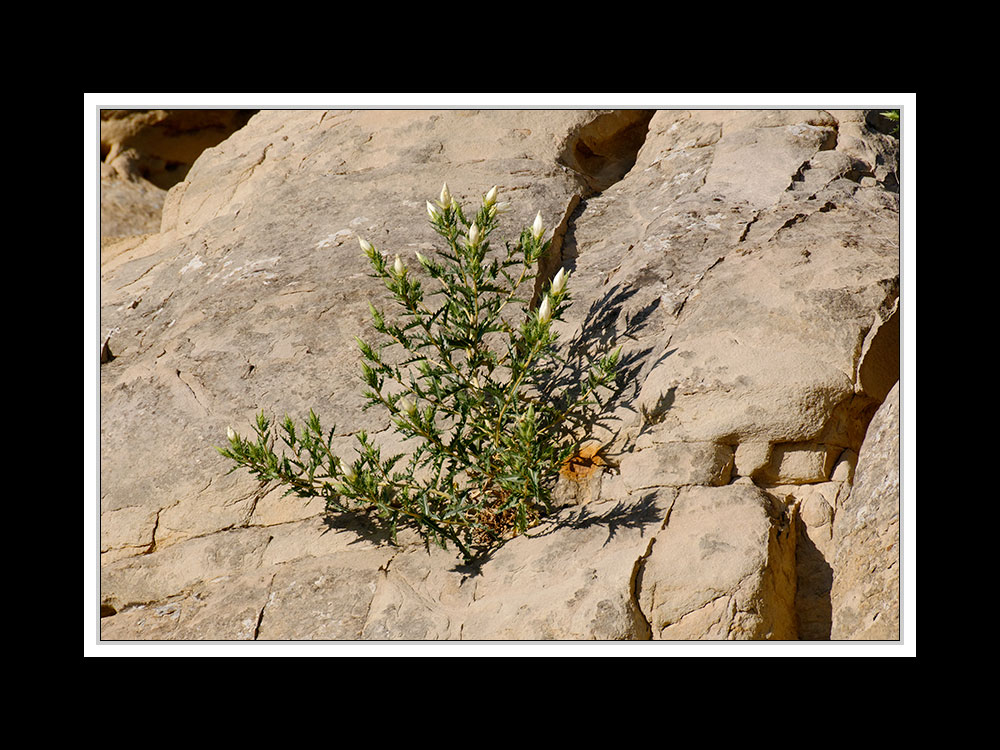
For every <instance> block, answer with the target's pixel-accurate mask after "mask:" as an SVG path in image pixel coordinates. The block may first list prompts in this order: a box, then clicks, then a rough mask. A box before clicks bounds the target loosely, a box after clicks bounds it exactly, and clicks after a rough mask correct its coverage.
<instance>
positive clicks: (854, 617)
mask: <svg viewBox="0 0 1000 750" xmlns="http://www.w3.org/2000/svg"><path fill="white" fill-rule="evenodd" d="M837 511H838V512H837V515H836V518H835V519H834V523H833V543H834V549H835V554H834V557H833V561H832V564H833V590H832V592H831V596H830V598H831V605H832V608H833V632H832V637H833V638H835V639H837V640H860V639H864V640H897V639H898V638H899V385H898V384H897V385H895V386H893V388H892V390H891V391H889V395H888V396H887V397H886V400H885V402H884V403H883V404H882V406H880V407H879V409H878V411H877V412H875V418H874V419H873V420H872V423H871V425H870V426H869V428H868V435H867V437H866V438H865V442H864V445H863V446H862V450H861V454H860V455H859V456H858V468H857V470H856V473H855V477H854V489H853V490H852V492H851V494H850V496H849V497H848V498H847V499H846V500H845V501H844V503H843V504H842V505H841V506H840V507H839V508H838V509H837Z"/></svg>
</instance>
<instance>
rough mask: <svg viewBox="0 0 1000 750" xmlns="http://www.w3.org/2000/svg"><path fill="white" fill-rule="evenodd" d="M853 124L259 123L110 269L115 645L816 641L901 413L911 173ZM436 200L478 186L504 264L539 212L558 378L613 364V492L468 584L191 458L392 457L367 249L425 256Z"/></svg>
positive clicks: (711, 117)
mask: <svg viewBox="0 0 1000 750" xmlns="http://www.w3.org/2000/svg"><path fill="white" fill-rule="evenodd" d="M873 122H874V121H873V120H872V118H871V117H869V115H868V113H866V112H863V111H849V112H841V111H814V112H813V111H800V110H796V111H787V112H785V111H781V112H761V111H745V112H736V111H734V112H730V111H660V112H655V113H653V112H597V111H582V110H581V111H577V110H557V111H536V110H526V111H510V110H507V111H503V110H498V111H485V112H467V111H441V112H434V111H384V110H370V111H355V112H327V111H312V110H307V111H262V112H261V113H259V114H258V115H256V116H254V117H253V118H252V119H251V120H250V122H249V123H248V124H247V125H246V126H245V127H243V128H242V129H240V130H238V131H236V132H235V133H234V134H233V135H232V136H231V137H229V138H228V139H226V140H224V141H222V142H221V143H219V144H218V145H217V146H215V147H213V148H209V149H208V150H206V151H205V152H204V153H203V154H202V156H200V157H199V158H198V160H197V161H196V162H195V164H194V166H193V167H192V168H191V170H190V172H189V173H188V174H187V177H186V179H185V180H184V181H183V182H180V183H179V184H177V185H176V186H174V187H173V188H171V190H170V192H169V193H168V194H167V197H166V200H165V204H164V207H163V217H162V224H161V227H160V231H159V232H158V233H155V234H148V235H144V236H142V237H140V238H136V239H135V240H133V241H130V242H128V243H126V244H123V245H117V246H116V252H115V253H114V254H109V255H107V256H105V258H103V263H102V273H101V305H102V306H101V325H102V329H103V330H104V331H105V332H108V333H110V339H109V340H108V348H109V351H110V354H111V355H112V356H111V357H109V358H107V362H106V363H105V364H103V365H102V366H101V558H102V566H101V568H102V570H101V601H102V614H104V615H106V616H105V617H103V618H102V620H101V631H102V637H103V638H105V639H114V640H117V639H121V640H129V639H154V638H164V639H234V640H236V639H252V638H258V639H275V640H283V639H325V640H338V639H385V640H424V639H473V640H493V639H533V640H535V639H551V638H557V639H573V640H585V639H602V640H614V639H641V638H664V639H763V638H771V639H795V638H800V637H805V638H809V639H822V638H826V637H829V635H830V631H831V618H832V616H831V610H832V606H831V603H830V590H831V575H830V574H829V571H830V570H831V565H832V561H833V559H834V556H835V555H837V554H839V552H840V549H839V548H838V546H837V537H836V535H835V534H831V533H830V530H831V529H833V528H835V524H836V520H837V517H838V516H837V514H838V513H839V512H840V510H839V507H838V503H839V502H841V500H842V499H843V498H845V497H847V496H848V494H849V493H850V492H851V483H852V480H853V479H854V477H853V476H852V472H851V469H852V467H853V466H854V463H853V461H854V459H855V458H856V456H857V455H858V454H859V453H860V455H862V456H864V449H863V448H862V441H863V439H864V438H865V431H866V428H867V426H868V421H869V420H870V419H871V416H872V414H873V413H874V412H875V410H876V409H877V408H878V406H879V404H880V403H881V401H882V400H883V399H884V398H885V396H886V393H888V392H889V389H890V388H891V387H892V384H893V383H895V382H896V380H897V379H898V367H899V360H898V309H899V249H898V243H899V231H898V218H899V217H898V209H899V206H898V193H897V192H895V190H896V185H897V182H896V181H897V174H896V169H897V168H896V166H895V165H896V164H898V146H897V141H896V140H895V139H894V138H891V137H889V136H886V135H884V134H882V133H880V132H878V130H877V128H876V127H873V125H872V123H873ZM444 181H447V182H448V185H449V187H450V188H451V191H452V193H453V194H454V195H455V196H456V197H457V198H458V199H459V200H460V201H461V202H463V203H464V204H469V203H471V202H478V200H479V198H480V196H481V195H482V193H484V192H485V191H486V190H487V189H489V187H491V186H492V185H498V186H499V188H500V191H501V199H502V200H507V201H510V202H511V205H512V209H513V210H512V211H511V213H510V214H507V215H506V216H505V219H504V224H503V226H502V228H501V232H500V233H501V235H502V236H507V237H513V236H514V235H515V234H516V232H517V231H519V229H520V227H522V226H525V225H527V224H529V223H530V222H531V220H532V218H533V217H534V214H535V212H536V211H541V213H542V216H543V217H544V218H545V222H546V224H547V226H548V227H549V228H550V229H549V231H550V232H551V233H552V235H553V237H554V242H553V247H554V251H553V253H552V256H551V257H549V258H547V259H546V261H545V263H544V264H543V270H544V272H545V273H546V274H552V273H554V272H555V270H556V269H557V268H558V267H560V266H563V267H566V268H567V269H568V270H570V272H571V276H570V287H571V292H572V294H573V298H574V300H575V304H574V306H573V307H572V308H571V309H570V311H569V314H568V316H567V318H566V321H565V322H564V323H563V324H562V330H561V333H562V335H563V341H564V342H565V347H564V349H565V354H566V356H567V367H568V368H570V370H571V371H572V370H574V369H575V368H579V367H582V366H583V364H584V363H585V360H586V357H587V355H588V354H592V353H597V352H601V351H603V350H604V349H605V348H606V347H607V346H608V345H610V344H611V343H616V344H622V345H623V353H624V354H623V356H624V376H623V377H622V379H621V381H620V384H621V388H620V390H619V391H618V392H617V393H615V394H613V397H612V398H611V402H610V408H611V417H610V418H609V419H608V420H606V421H605V422H603V423H602V424H601V425H597V426H595V428H594V433H593V437H594V439H595V440H597V441H599V443H600V444H601V445H602V446H603V448H602V451H601V456H602V459H603V460H602V461H601V462H600V463H599V464H598V465H596V467H595V469H594V470H593V471H591V472H589V473H586V475H583V474H575V473H572V474H567V475H566V476H564V477H563V478H562V479H561V480H560V482H561V485H560V488H559V491H558V493H557V494H558V497H559V498H560V500H561V503H562V505H563V507H562V508H561V509H560V510H559V511H558V513H557V514H556V515H555V516H554V517H553V518H552V519H549V520H548V521H546V522H545V523H544V524H543V525H542V526H539V527H538V528H536V529H534V530H533V531H532V533H530V534H529V535H527V536H525V537H521V538H518V539H515V540H513V541H511V542H509V543H508V544H506V545H505V546H503V547H502V548H500V549H499V550H498V551H497V552H496V553H495V554H494V555H493V556H492V557H491V558H490V559H488V560H486V561H485V562H484V563H483V564H482V565H481V566H479V567H478V568H476V569H469V568H464V567H463V566H461V565H460V564H459V563H460V559H459V558H458V557H457V556H456V555H455V554H454V553H453V552H452V551H450V550H449V551H441V550H432V551H430V552H428V551H426V550H425V549H424V548H423V546H422V545H420V544H419V543H418V542H417V540H416V539H413V538H410V537H407V536H406V535H403V536H402V537H401V539H400V541H399V543H398V544H397V545H392V544H390V543H389V541H388V540H387V539H386V538H385V537H384V536H382V535H380V534H379V533H378V531H377V530H376V529H375V528H374V527H373V526H372V525H371V524H370V523H369V521H368V519H366V518H365V517H364V516H359V517H352V518H346V519H333V520H331V519H325V518H324V516H323V512H322V511H323V509H322V504H321V503H315V502H313V503H305V502H303V501H300V500H296V499H294V498H285V499H281V498H280V495H281V490H280V489H278V490H272V489H268V488H265V489H264V490H261V489H260V488H258V487H256V485H255V483H254V482H253V480H252V478H250V477H249V476H248V475H241V474H239V473H235V474H229V475H227V474H225V472H226V471H227V470H228V468H229V466H228V465H227V463H226V462H225V460H224V459H222V458H221V457H220V456H218V454H217V453H216V452H215V451H214V450H213V448H212V446H213V445H216V444H221V443H222V442H223V441H224V438H225V430H226V426H227V425H229V424H232V425H234V426H238V427H239V426H245V425H246V424H247V422H248V421H249V420H250V419H251V418H252V416H253V414H254V413H255V412H256V411H259V410H260V409H264V410H265V411H267V412H268V413H271V414H275V415H278V416H281V415H283V414H286V413H287V414H289V415H292V416H295V417H300V416H302V415H304V414H305V413H307V412H308V410H309V409H310V408H313V409H315V411H316V413H317V414H319V415H320V416H321V417H323V419H324V423H325V426H327V427H330V426H332V424H333V423H334V422H335V423H336V426H337V430H336V433H337V436H338V437H337V445H338V447H339V448H340V449H341V451H342V455H345V456H350V455H352V451H353V445H354V442H353V435H354V433H356V432H357V431H358V430H360V429H366V430H368V432H369V433H371V434H374V435H375V436H376V437H377V438H378V439H379V440H380V441H381V442H382V443H384V444H386V445H393V444H396V445H397V446H398V441H397V440H396V438H395V436H394V433H393V432H392V430H391V429H390V425H389V422H388V420H387V419H385V418H383V417H382V416H381V415H379V414H377V413H376V412H374V411H367V412H364V413H362V411H361V406H362V405H363V399H362V396H361V391H362V388H361V387H360V383H359V378H358V363H357V355H356V351H355V345H354V337H355V336H356V335H361V334H366V333H367V332H368V311H367V310H368V300H369V299H370V298H379V297H380V295H382V294H383V293H384V290H383V289H380V288H379V283H378V282H377V281H376V280H374V279H372V278H370V277H369V276H368V275H367V268H366V261H365V259H364V258H363V256H362V254H361V253H360V251H359V249H358V244H357V237H358V236H362V237H365V238H366V239H368V240H370V241H372V242H373V243H375V244H376V245H377V246H378V247H380V248H381V249H383V250H385V251H386V252H390V253H397V252H398V253H400V254H401V255H403V256H404V257H410V256H411V255H412V254H413V253H414V252H415V251H417V250H421V251H424V252H426V251H427V250H428V249H429V248H430V247H432V246H433V243H434V242H435V240H436V239H437V238H436V235H434V233H433V231H432V230H431V228H430V227H429V226H427V223H426V221H425V214H424V201H425V200H427V199H430V198H433V197H435V196H436V194H437V190H438V189H439V188H440V185H441V183H442V182H444ZM894 337H895V338H894ZM241 431H245V428H244V429H241ZM889 434H890V433H887V435H886V439H888V437H889ZM886 470H887V471H892V470H894V468H889V467H886ZM859 474H860V469H859ZM865 554H867V553H865ZM849 637H850V636H849Z"/></svg>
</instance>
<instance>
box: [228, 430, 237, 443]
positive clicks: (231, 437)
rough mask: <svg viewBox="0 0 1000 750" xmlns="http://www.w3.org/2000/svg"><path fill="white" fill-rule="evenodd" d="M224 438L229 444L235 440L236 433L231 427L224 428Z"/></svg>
mask: <svg viewBox="0 0 1000 750" xmlns="http://www.w3.org/2000/svg"><path fill="white" fill-rule="evenodd" d="M226 437H227V438H229V441H230V442H232V441H233V440H235V439H236V432H235V431H234V430H233V428H232V427H227V428H226Z"/></svg>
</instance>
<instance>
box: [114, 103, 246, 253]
mask: <svg viewBox="0 0 1000 750" xmlns="http://www.w3.org/2000/svg"><path fill="white" fill-rule="evenodd" d="M252 114H253V111H252V110H218V109H174V110H164V109H105V110H101V238H102V239H104V238H117V237H127V236H130V235H137V234H146V233H149V232H156V231H159V228H160V215H161V212H162V210H163V201H164V198H165V197H166V194H167V190H169V189H170V188H171V187H173V186H174V185H176V184H177V183H178V182H180V181H181V180H183V179H184V178H185V176H186V175H187V173H188V170H189V169H190V168H191V165H192V164H194V162H195V160H196V159H197V158H198V157H199V156H200V155H201V153H202V151H204V150H205V149H206V148H210V147H212V146H215V145H218V144H219V143H221V142H222V141H223V140H225V139H226V138H228V137H229V136H230V135H232V134H233V133H234V132H235V131H236V130H237V129H239V128H241V127H243V125H245V124H246V122H247V120H248V119H249V118H250V116H251V115H252Z"/></svg>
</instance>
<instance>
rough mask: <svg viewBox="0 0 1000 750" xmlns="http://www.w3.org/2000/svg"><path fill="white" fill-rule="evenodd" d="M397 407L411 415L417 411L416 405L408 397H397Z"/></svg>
mask: <svg viewBox="0 0 1000 750" xmlns="http://www.w3.org/2000/svg"><path fill="white" fill-rule="evenodd" d="M399 408H400V409H402V410H403V411H405V412H406V413H407V414H409V415H410V416H411V417H412V416H413V415H415V414H416V413H417V405H416V404H414V403H413V402H412V401H410V399H408V398H406V396H403V398H401V399H399Z"/></svg>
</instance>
